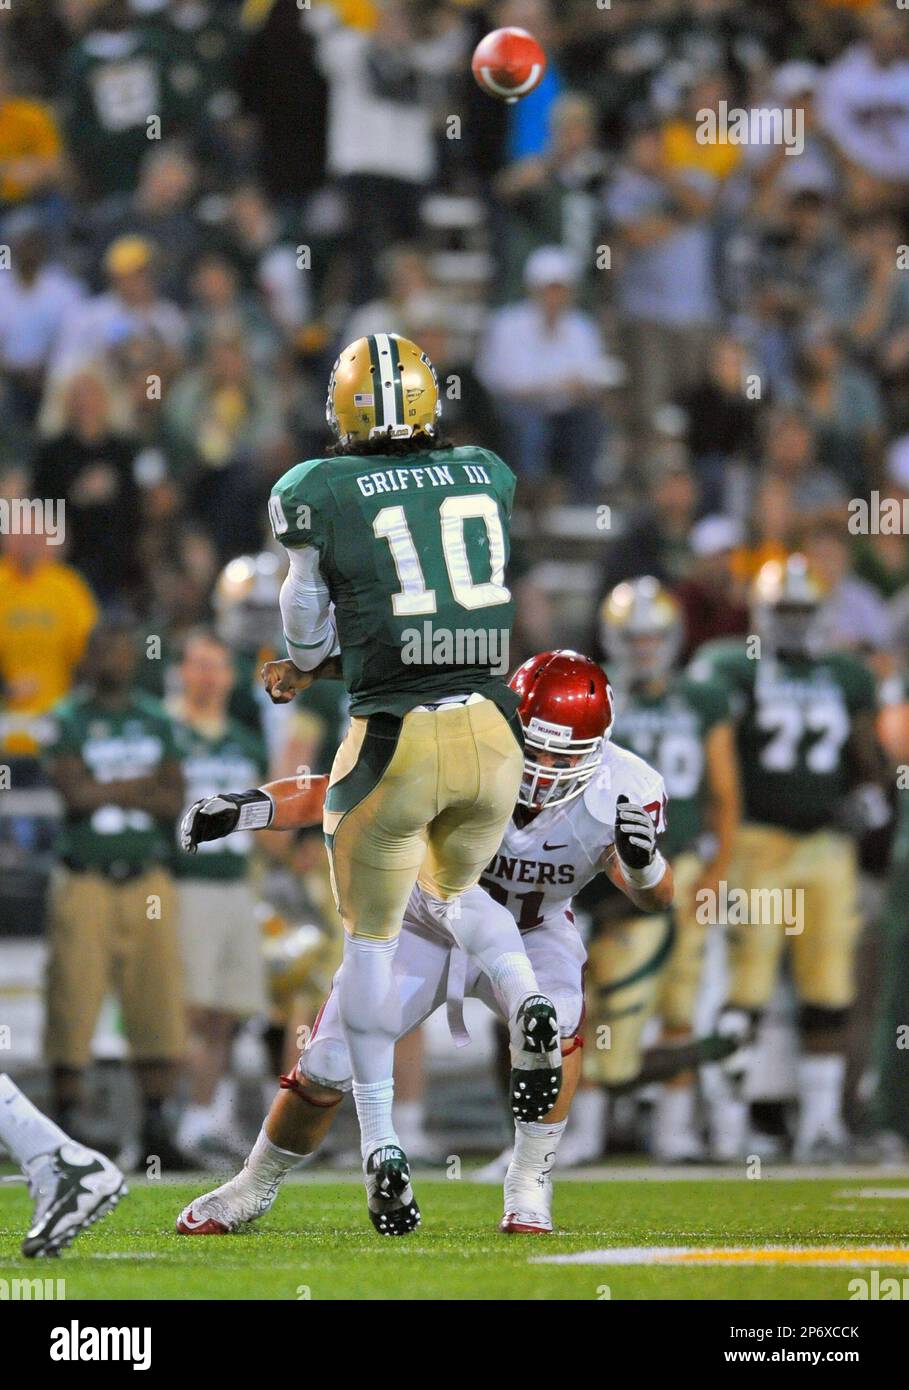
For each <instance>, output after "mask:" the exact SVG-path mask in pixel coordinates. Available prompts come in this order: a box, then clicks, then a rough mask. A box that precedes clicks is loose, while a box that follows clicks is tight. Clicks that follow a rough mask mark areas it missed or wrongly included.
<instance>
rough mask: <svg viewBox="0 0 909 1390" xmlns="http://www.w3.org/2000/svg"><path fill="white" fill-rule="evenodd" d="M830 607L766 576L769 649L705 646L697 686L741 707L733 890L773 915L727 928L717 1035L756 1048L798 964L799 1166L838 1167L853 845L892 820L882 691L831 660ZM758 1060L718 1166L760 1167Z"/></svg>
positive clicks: (737, 1087)
mask: <svg viewBox="0 0 909 1390" xmlns="http://www.w3.org/2000/svg"><path fill="white" fill-rule="evenodd" d="M823 602H824V593H823V590H822V588H821V585H820V583H819V582H818V580H817V578H816V577H815V576H814V575H813V574H812V572H811V570H810V568H809V567H808V565H807V563H806V561H805V558H804V556H802V555H790V556H789V557H788V559H787V560H786V561H785V562H783V563H780V562H778V561H769V562H768V563H767V564H766V565H764V567H763V568H762V569H761V571H760V573H759V574H758V576H757V578H756V579H755V581H754V586H753V589H752V594H751V608H752V622H753V624H754V631H755V634H756V636H757V637H758V638H759V639H760V645H759V646H754V643H753V639H741V638H730V639H728V640H725V641H718V642H712V643H707V644H705V646H703V647H701V648H700V650H699V651H698V652H697V654H696V656H695V658H694V661H693V663H692V666H691V671H692V673H693V674H694V675H695V676H696V678H697V679H708V678H712V679H714V680H719V681H720V682H721V683H722V684H724V685H725V686H726V689H727V690H728V692H729V695H730V701H731V704H732V708H733V713H734V719H735V726H736V742H737V746H738V753H739V760H740V763H741V768H742V791H743V803H744V824H743V826H742V827H741V830H740V832H739V834H738V837H737V842H736V847H735V855H734V864H733V870H732V873H731V875H730V877H731V879H732V880H733V882H734V883H735V884H736V886H737V887H738V888H740V889H742V890H744V892H745V894H746V895H747V901H748V903H749V904H750V905H751V904H759V905H760V906H759V907H758V908H757V911H756V913H755V914H754V915H752V910H751V907H749V911H748V913H747V920H745V921H741V920H740V921H739V922H738V924H737V925H730V927H729V933H728V941H729V973H730V984H729V992H728V1002H727V1007H726V1011H725V1018H724V1019H721V1021H720V1027H721V1031H730V1032H732V1031H733V1030H736V1029H737V1030H738V1031H739V1032H740V1034H741V1036H742V1038H743V1039H744V1040H745V1041H746V1042H747V1041H748V1040H749V1039H750V1038H751V1037H753V1035H754V1031H755V1029H756V1026H757V1023H758V1021H759V1019H760V1016H761V1014H762V1012H763V1011H764V1009H765V1008H766V1007H767V1005H768V1003H769V1001H770V998H771V995H772V993H773V989H774V986H775V984H776V980H777V976H778V972H779V968H780V962H781V958H782V956H783V953H784V951H787V952H788V953H789V954H790V958H791V964H792V975H793V982H794V985H795V991H796V995H797V997H798V1006H799V1007H798V1031H799V1035H800V1041H801V1046H802V1052H801V1056H800V1058H799V1063H798V1073H797V1086H798V1102H799V1109H798V1121H797V1125H796V1132H795V1136H794V1142H793V1157H794V1158H795V1160H796V1161H797V1162H822V1161H829V1160H831V1159H834V1158H836V1157H838V1156H840V1155H841V1154H842V1153H843V1151H844V1149H845V1148H846V1146H847V1144H848V1135H847V1133H846V1129H845V1125H844V1121H843V1115H842V1098H843V1086H844V1080H845V1072H846V1059H845V1041H846V1025H847V1022H848V1018H849V1011H850V1008H851V1005H852V1002H853V999H854V996H855V979H854V963H855V950H856V943H857V940H858V935H859V928H860V917H859V904H858V870H857V864H856V849H855V839H854V835H855V833H861V832H862V831H864V830H868V829H873V828H874V827H875V825H877V824H885V823H886V822H887V820H888V819H889V815H890V812H889V808H888V805H887V800H886V796H885V790H884V788H885V784H886V764H885V760H884V756H883V753H882V751H881V748H880V745H879V743H878V740H877V736H876V733H875V720H876V716H877V692H876V689H875V682H874V678H873V676H872V674H871V672H870V671H869V670H868V668H867V667H866V666H865V665H864V664H863V663H862V662H861V661H860V660H859V659H858V658H857V657H856V656H854V655H852V654H851V653H850V652H845V651H833V650H831V649H830V648H829V645H828V643H827V642H826V640H825V635H824V628H823ZM749 642H750V643H751V647H749V645H748V644H749ZM790 908H794V909H795V910H794V911H793V912H790V911H789V909H790ZM730 915H731V914H730ZM749 1054H750V1049H749V1048H748V1047H747V1046H744V1047H743V1048H742V1050H741V1052H740V1054H739V1055H738V1056H737V1057H736V1056H733V1057H732V1058H730V1059H729V1063H728V1064H727V1065H726V1067H725V1068H724V1073H725V1075H724V1078H723V1084H722V1087H721V1091H720V1095H719V1097H718V1098H717V1100H716V1102H715V1104H714V1109H713V1116H712V1128H713V1135H712V1143H713V1150H714V1155H715V1156H716V1157H718V1158H723V1159H733V1158H738V1157H741V1156H742V1155H743V1154H744V1153H746V1152H748V1147H747V1145H748V1134H747V1125H748V1105H747V1102H746V1100H745V1097H744V1093H743V1082H744V1080H745V1076H746V1072H747V1068H748V1067H749V1066H750V1062H751V1057H750V1055H749Z"/></svg>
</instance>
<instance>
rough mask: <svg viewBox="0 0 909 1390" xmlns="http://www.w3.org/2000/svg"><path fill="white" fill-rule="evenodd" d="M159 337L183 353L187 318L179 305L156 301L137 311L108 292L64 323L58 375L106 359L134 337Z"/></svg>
mask: <svg viewBox="0 0 909 1390" xmlns="http://www.w3.org/2000/svg"><path fill="white" fill-rule="evenodd" d="M144 337H156V338H159V339H160V341H161V342H162V343H163V344H164V346H165V347H166V348H169V349H171V350H172V351H176V352H179V351H182V349H183V347H184V344H185V342H186V319H185V318H184V316H183V313H182V311H181V310H180V309H178V308H177V306H176V304H171V303H170V301H169V300H166V299H156V300H155V301H154V303H152V304H149V305H147V306H146V307H144V308H133V307H132V306H131V305H129V304H126V303H124V301H123V300H122V299H121V298H120V296H119V295H118V294H115V293H114V292H113V291H108V292H107V293H106V294H99V295H95V297H94V298H93V299H89V300H86V301H85V302H84V303H82V304H77V305H75V306H74V308H72V309H71V310H70V312H69V313H68V314H67V315H66V317H65V319H64V320H63V324H62V326H61V329H60V336H59V339H58V341H57V346H56V350H55V352H54V356H53V360H52V363H51V370H52V372H53V373H54V375H58V374H65V373H66V372H68V371H69V370H70V369H71V368H72V367H75V366H77V365H78V364H79V363H80V362H85V361H87V360H91V359H93V358H100V357H103V356H105V355H106V354H107V353H108V352H110V351H112V350H114V349H115V348H117V347H118V346H119V345H120V344H121V343H125V342H128V341H129V340H130V339H131V338H144Z"/></svg>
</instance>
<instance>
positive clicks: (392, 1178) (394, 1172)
mask: <svg viewBox="0 0 909 1390" xmlns="http://www.w3.org/2000/svg"><path fill="white" fill-rule="evenodd" d="M366 1204H367V1206H368V1208H369V1219H370V1221H371V1222H372V1224H373V1225H374V1226H375V1228H376V1230H377V1231H378V1232H379V1235H380V1236H406V1235H407V1234H408V1233H409V1232H410V1231H414V1230H416V1228H417V1226H419V1224H420V1222H421V1220H422V1217H421V1216H420V1208H419V1207H418V1206H417V1203H416V1200H415V1198H414V1195H413V1188H412V1187H411V1185H410V1164H409V1163H408V1162H407V1155H406V1154H405V1152H404V1150H403V1149H399V1148H398V1146H397V1145H396V1144H386V1145H385V1146H384V1147H383V1148H381V1149H375V1150H374V1151H373V1152H372V1153H371V1154H370V1155H369V1158H368V1159H367V1161H366Z"/></svg>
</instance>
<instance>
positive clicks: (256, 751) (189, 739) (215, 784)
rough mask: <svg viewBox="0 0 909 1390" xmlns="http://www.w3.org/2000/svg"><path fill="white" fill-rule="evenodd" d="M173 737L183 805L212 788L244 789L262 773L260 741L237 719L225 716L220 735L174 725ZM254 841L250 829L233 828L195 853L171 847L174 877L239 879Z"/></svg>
mask: <svg viewBox="0 0 909 1390" xmlns="http://www.w3.org/2000/svg"><path fill="white" fill-rule="evenodd" d="M176 735H177V746H178V748H179V752H180V761H181V764H182V767H183V776H184V779H185V781H186V804H187V805H188V806H189V805H191V804H192V802H194V801H198V800H199V799H200V797H203V796H213V795H214V793H215V792H223V791H237V792H243V791H249V790H250V788H252V787H256V786H258V785H259V784H260V783H261V782H262V781H263V780H264V778H265V776H266V773H267V761H266V757H265V745H264V743H263V742H262V740H261V739H260V738H258V737H257V736H256V735H255V734H253V733H251V732H250V730H249V729H247V728H246V727H245V726H244V725H243V724H240V723H239V722H238V721H237V720H234V719H230V720H228V722H227V725H226V727H225V729H224V731H223V733H221V734H216V735H214V736H213V737H209V736H208V735H206V734H204V733H201V732H200V731H199V730H198V729H193V728H190V726H189V725H188V724H182V723H177V725H176ZM254 840H255V836H254V833H253V832H252V831H251V830H238V831H236V832H235V833H234V834H233V835H228V836H226V837H225V838H224V839H223V840H209V841H208V842H206V843H203V844H201V845H199V848H198V851H197V853H196V854H192V855H190V854H183V853H181V852H180V851H179V850H177V852H176V855H175V858H174V863H175V866H176V872H177V874H178V876H179V877H180V878H194V879H196V878H211V879H221V880H224V879H236V878H243V877H244V876H245V874H246V872H247V868H248V863H249V856H250V854H251V853H252V849H253V844H254Z"/></svg>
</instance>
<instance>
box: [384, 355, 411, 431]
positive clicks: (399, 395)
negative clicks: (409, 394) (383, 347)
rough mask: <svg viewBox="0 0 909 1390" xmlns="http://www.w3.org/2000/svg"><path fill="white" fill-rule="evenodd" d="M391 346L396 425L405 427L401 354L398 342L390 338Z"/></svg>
mask: <svg viewBox="0 0 909 1390" xmlns="http://www.w3.org/2000/svg"><path fill="white" fill-rule="evenodd" d="M388 343H389V346H390V348H391V366H392V371H393V373H394V377H393V380H394V384H395V424H396V425H404V424H406V423H407V422H406V421H405V419H404V383H403V381H402V380H401V354H400V353H399V352H398V340H397V338H392V337H390V336H389V339H388Z"/></svg>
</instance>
